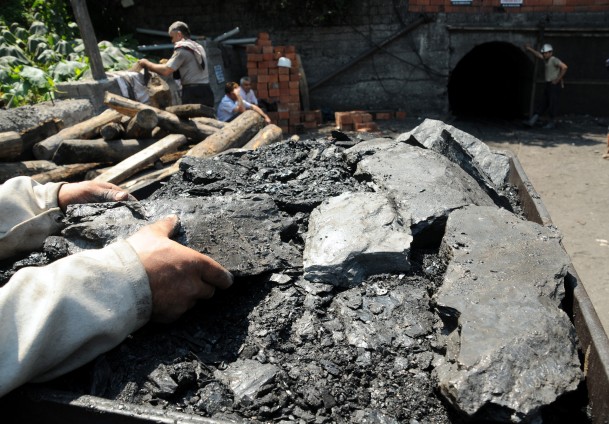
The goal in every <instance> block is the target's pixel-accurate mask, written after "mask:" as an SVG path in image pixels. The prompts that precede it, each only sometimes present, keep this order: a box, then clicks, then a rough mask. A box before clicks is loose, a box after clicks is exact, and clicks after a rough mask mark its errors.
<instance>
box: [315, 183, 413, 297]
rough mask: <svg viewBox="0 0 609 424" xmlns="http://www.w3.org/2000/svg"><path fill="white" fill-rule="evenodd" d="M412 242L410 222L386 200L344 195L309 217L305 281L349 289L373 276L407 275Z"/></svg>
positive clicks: (328, 201) (319, 208) (383, 198)
mask: <svg viewBox="0 0 609 424" xmlns="http://www.w3.org/2000/svg"><path fill="white" fill-rule="evenodd" d="M411 242H412V235H411V234H410V229H409V225H408V221H406V222H405V221H404V220H403V219H402V218H401V216H400V215H399V214H398V213H397V212H396V210H395V207H394V206H393V205H392V203H391V202H390V201H389V200H388V199H387V198H386V197H385V196H383V195H378V194H374V193H343V194H341V195H340V196H337V197H333V198H331V199H328V200H326V201H325V202H323V203H322V204H321V205H320V206H319V207H318V208H316V209H315V210H314V211H313V212H312V213H311V217H310V219H309V230H308V232H307V236H306V239H305V249H304V254H303V267H304V277H305V279H307V280H310V281H314V282H323V283H331V284H334V285H337V286H347V287H348V286H352V285H355V284H358V283H360V282H361V281H363V280H364V279H365V278H366V277H367V276H370V275H373V274H380V273H386V272H396V271H398V272H399V271H406V270H408V269H409V268H410V263H409V261H408V253H409V251H410V243H411Z"/></svg>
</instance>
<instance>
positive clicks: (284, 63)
mask: <svg viewBox="0 0 609 424" xmlns="http://www.w3.org/2000/svg"><path fill="white" fill-rule="evenodd" d="M277 66H280V67H282V68H291V67H292V61H291V60H290V59H288V58H287V57H280V58H279V61H278V62H277Z"/></svg>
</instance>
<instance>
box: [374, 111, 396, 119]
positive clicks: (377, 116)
mask: <svg viewBox="0 0 609 424" xmlns="http://www.w3.org/2000/svg"><path fill="white" fill-rule="evenodd" d="M392 118H393V113H391V112H377V113H375V114H374V119H376V120H377V121H388V120H389V119H392Z"/></svg>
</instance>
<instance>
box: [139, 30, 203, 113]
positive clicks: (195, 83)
mask: <svg viewBox="0 0 609 424" xmlns="http://www.w3.org/2000/svg"><path fill="white" fill-rule="evenodd" d="M168 32H169V38H171V42H172V43H173V44H174V50H173V55H172V56H171V58H170V59H169V60H168V61H167V63H165V64H157V63H152V62H150V61H149V60H147V59H140V60H139V61H138V64H139V65H140V66H141V67H142V68H144V69H148V70H150V71H152V72H156V73H157V74H159V75H163V76H165V77H167V76H169V75H171V74H172V73H174V72H176V71H177V72H179V74H180V76H179V79H180V81H181V83H182V103H183V104H191V103H195V104H197V103H198V104H203V105H206V106H209V107H214V93H213V91H212V89H211V87H210V86H209V70H208V66H207V64H206V62H207V58H206V56H205V50H204V49H203V46H201V44H199V43H197V42H196V41H194V40H191V39H190V29H189V28H188V25H186V24H185V23H184V22H180V21H177V22H174V23H173V24H171V26H170V27H169V31H168Z"/></svg>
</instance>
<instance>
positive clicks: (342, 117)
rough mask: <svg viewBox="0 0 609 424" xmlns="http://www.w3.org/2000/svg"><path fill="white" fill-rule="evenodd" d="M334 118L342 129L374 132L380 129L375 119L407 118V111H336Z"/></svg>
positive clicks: (337, 125)
mask: <svg viewBox="0 0 609 424" xmlns="http://www.w3.org/2000/svg"><path fill="white" fill-rule="evenodd" d="M334 119H335V120H336V127H337V128H338V129H339V130H341V131H365V132H372V131H378V130H379V127H378V124H377V123H376V122H375V120H376V121H387V120H390V119H400V120H401V119H406V112H403V111H397V112H393V111H377V112H372V111H368V112H366V111H363V110H351V111H348V112H335V113H334Z"/></svg>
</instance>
